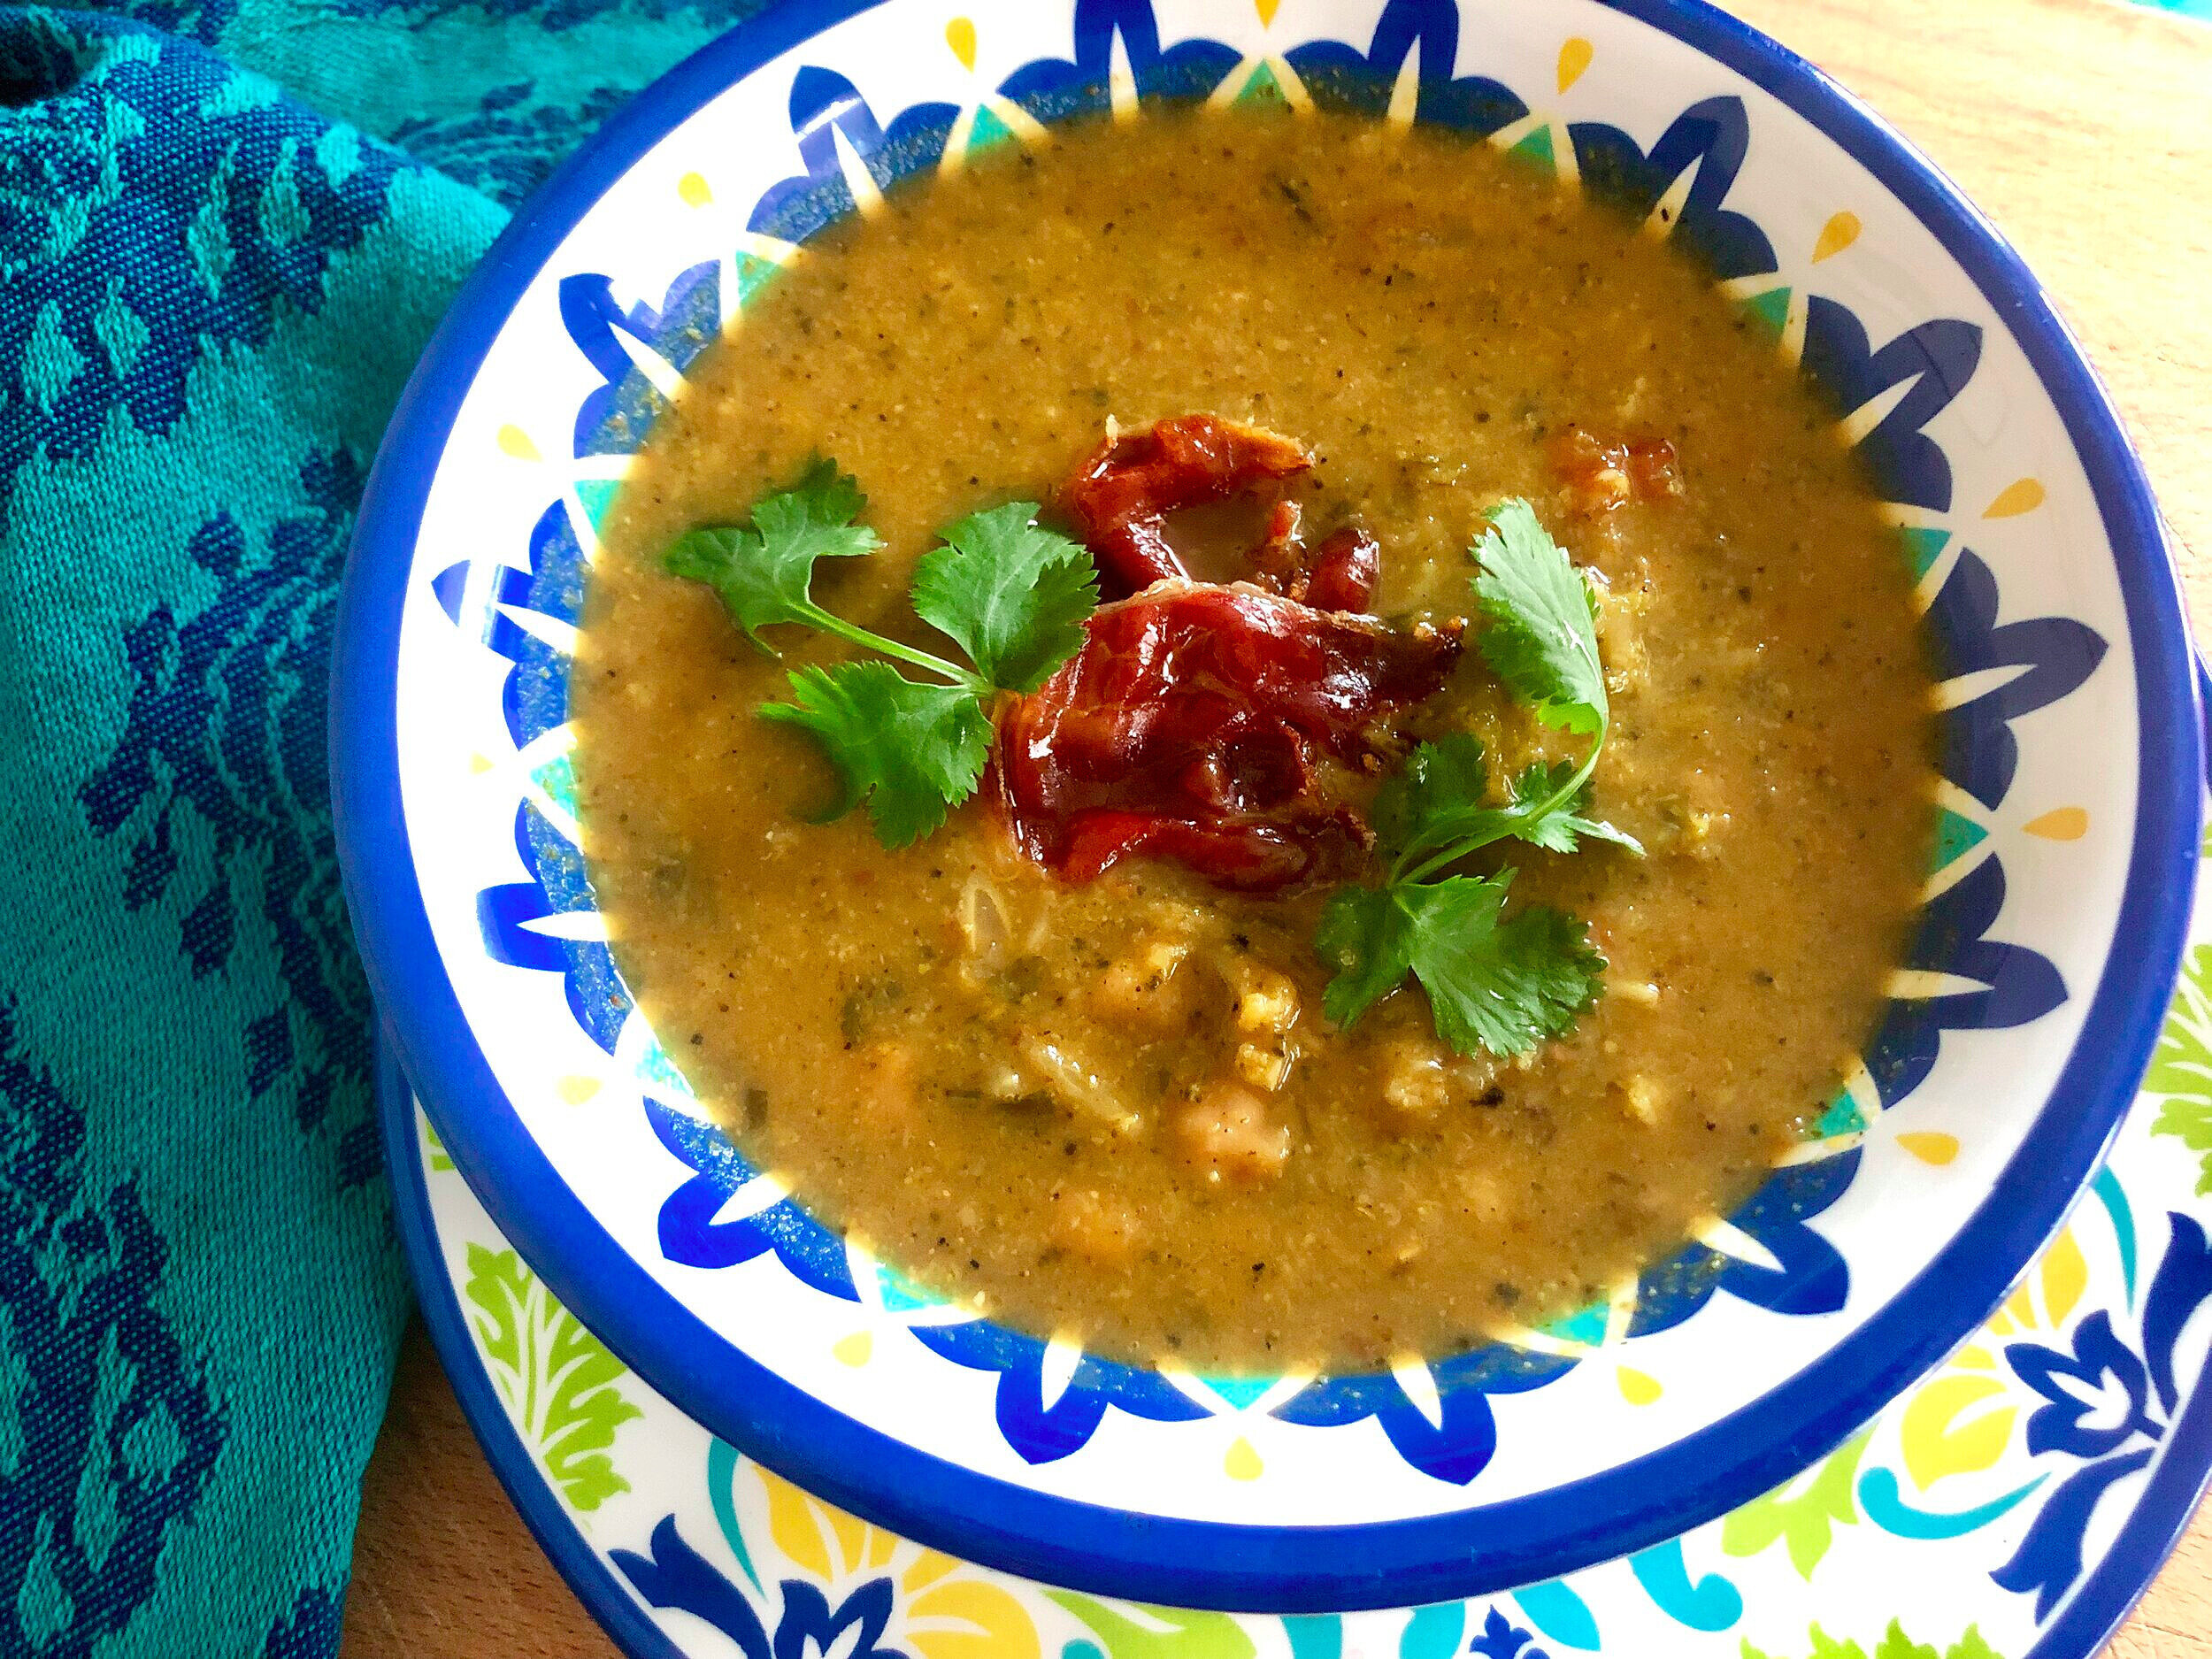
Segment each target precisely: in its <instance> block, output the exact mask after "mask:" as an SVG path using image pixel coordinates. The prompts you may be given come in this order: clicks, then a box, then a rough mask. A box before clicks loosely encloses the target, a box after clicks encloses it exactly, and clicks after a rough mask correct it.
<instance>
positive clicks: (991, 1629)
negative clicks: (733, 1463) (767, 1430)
mask: <svg viewBox="0 0 2212 1659" xmlns="http://www.w3.org/2000/svg"><path fill="white" fill-rule="evenodd" d="M746 1466H747V1467H748V1468H749V1469H751V1470H752V1471H753V1472H754V1473H755V1474H756V1475H757V1477H758V1478H759V1479H760V1483H761V1486H762V1487H763V1488H764V1490H765V1491H766V1493H767V1494H768V1532H769V1536H770V1537H771V1538H772V1540H774V1541H775V1545H776V1548H778V1549H779V1550H780V1551H781V1552H782V1554H783V1556H784V1559H785V1560H786V1561H787V1562H788V1563H790V1564H791V1565H792V1566H794V1567H795V1568H797V1569H798V1570H799V1571H802V1572H803V1573H805V1574H806V1575H807V1576H808V1577H809V1578H815V1579H818V1580H819V1581H820V1582H821V1583H822V1584H823V1585H825V1586H832V1587H835V1586H841V1585H844V1584H846V1583H847V1582H848V1581H849V1580H851V1579H855V1578H872V1577H874V1576H876V1575H878V1574H882V1573H888V1574H890V1575H891V1576H892V1577H893V1578H895V1580H896V1582H897V1584H898V1586H899V1595H898V1602H897V1611H896V1612H895V1614H894V1615H893V1631H894V1633H895V1636H896V1637H897V1638H898V1639H899V1640H902V1641H903V1643H904V1644H905V1645H907V1646H910V1647H912V1648H913V1649H914V1651H915V1652H916V1653H918V1654H919V1655H922V1659H1038V1655H1039V1651H1040V1649H1039V1644H1038V1639H1037V1626H1036V1623H1035V1621H1033V1619H1032V1618H1031V1617H1029V1614H1028V1612H1027V1611H1026V1610H1025V1609H1024V1608H1023V1606H1022V1604H1021V1603H1020V1601H1017V1600H1016V1599H1015V1597H1014V1596H1013V1594H1011V1593H1010V1592H1009V1591H1007V1590H1005V1589H1003V1588H1002V1587H1001V1586H998V1585H996V1584H994V1583H992V1582H991V1581H990V1579H989V1578H987V1577H986V1576H985V1574H984V1571H983V1570H982V1569H981V1568H979V1567H974V1566H971V1565H970V1564H969V1563H966V1562H964V1561H956V1560H955V1559H954V1558H953V1557H952V1556H950V1555H940V1554H939V1553H938V1552H937V1551H935V1550H933V1549H924V1548H921V1547H920V1546H919V1545H917V1544H910V1543H908V1542H907V1541H906V1540H903V1539H902V1538H900V1537H899V1536H898V1535H897V1534H896V1533H893V1532H885V1531H884V1530H883V1529H882V1528H881V1527H879V1526H871V1525H868V1524H867V1523H866V1522H865V1521H861V1520H856V1519H855V1518H854V1517H852V1516H849V1515H848V1514H846V1513H845V1512H844V1511H843V1510H842V1509H833V1508H832V1507H831V1506H830V1505H829V1504H826V1503H824V1502H822V1501H821V1500H820V1499H819V1498H816V1497H813V1496H811V1495H810V1494H807V1493H805V1492H803V1491H801V1490H800V1489H799V1488H798V1487H796V1486H793V1485H792V1484H791V1483H790V1482H789V1481H787V1480H785V1479H782V1478H781V1477H780V1476H777V1475H773V1474H771V1473H770V1472H769V1471H767V1470H765V1469H763V1468H762V1467H761V1466H760V1465H759V1464H757V1463H748V1464H747V1465H746Z"/></svg>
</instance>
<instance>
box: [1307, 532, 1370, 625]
mask: <svg viewBox="0 0 2212 1659" xmlns="http://www.w3.org/2000/svg"><path fill="white" fill-rule="evenodd" d="M1381 574H1382V545H1381V543H1379V542H1378V541H1376V540H1375V538H1374V537H1373V536H1371V535H1370V534H1367V532H1366V531H1364V530H1363V529H1362V528H1360V526H1357V525H1356V524H1348V525H1346V526H1344V527H1343V528H1342V529H1340V530H1334V531H1332V532H1330V534H1327V535H1326V536H1325V537H1323V538H1322V541H1321V545H1320V546H1319V547H1317V548H1316V549H1314V554H1313V578H1312V580H1310V582H1309V583H1308V584H1307V586H1306V603H1308V604H1310V605H1311V606H1312V607H1313V608H1314V609H1315V610H1317V611H1364V610H1366V609H1367V607H1368V606H1370V605H1371V604H1372V603H1375V581H1376V579H1377V578H1378V577H1379V576H1380V575H1381Z"/></svg>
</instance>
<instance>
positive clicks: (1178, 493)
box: [1060, 415, 1313, 599]
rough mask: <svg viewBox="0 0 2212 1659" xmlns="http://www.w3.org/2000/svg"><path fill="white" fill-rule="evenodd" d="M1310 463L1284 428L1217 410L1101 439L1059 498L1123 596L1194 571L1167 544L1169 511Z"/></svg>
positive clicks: (1110, 584)
mask: <svg viewBox="0 0 2212 1659" xmlns="http://www.w3.org/2000/svg"><path fill="white" fill-rule="evenodd" d="M1311 465H1313V457H1311V456H1310V455H1308V454H1307V453H1306V450H1305V446H1304V445H1302V444H1301V443H1299V442H1296V441H1295V440H1294V439H1291V438H1286V437H1284V436H1283V435H1282V434H1280V433H1278V432H1269V431H1268V430H1266V429H1265V428H1264V427H1262V426H1241V425H1240V424H1239V423H1237V422H1235V421H1233V420H1224V419H1221V418H1220V417H1219V416H1218V415H1179V416H1177V417H1175V418H1174V419H1171V420H1163V421H1159V422H1157V423H1156V424H1155V425H1153V426H1148V427H1146V428H1145V429H1144V430H1143V431H1142V432H1131V433H1123V434H1119V435H1118V436H1114V437H1109V438H1107V439H1105V440H1103V441H1102V442H1101V443H1100V444H1099V446H1098V447H1097V448H1096V449H1094V450H1092V451H1091V452H1090V454H1089V455H1087V456H1086V457H1084V458H1083V461H1082V463H1081V464H1080V465H1079V466H1077V468H1076V469H1075V476H1074V477H1073V478H1071V479H1070V480H1068V483H1067V485H1066V487H1065V488H1064V489H1062V491H1061V493H1060V505H1061V507H1062V508H1063V510H1064V511H1065V512H1066V513H1067V515H1068V517H1069V518H1071V519H1073V520H1074V521H1075V526H1076V528H1077V529H1078V530H1079V532H1080V533H1081V535H1082V539H1083V541H1084V543H1085V544H1086V545H1087V547H1089V549H1091V552H1092V554H1093V555H1094V557H1096V559H1097V560H1098V568H1099V586H1100V590H1101V591H1102V593H1104V594H1105V595H1106V596H1107V597H1108V598H1110V599H1111V598H1119V597H1121V596H1123V595H1128V594H1133V593H1137V592H1139V591H1141V589H1143V588H1148V587H1149V586H1150V585H1151V584H1152V583H1154V582H1156V581H1164V580H1171V579H1174V578H1178V577H1180V578H1186V579H1187V578H1188V576H1189V575H1190V572H1189V571H1188V570H1187V569H1186V568H1184V565H1183V561H1182V560H1181V558H1180V557H1178V556H1177V554H1176V551H1175V549H1173V548H1172V547H1171V546H1169V545H1168V540H1167V532H1166V528H1165V526H1166V522H1167V515H1168V514H1170V513H1171V512H1177V511H1180V510H1182V509H1183V508H1186V507H1197V506H1202V505H1203V504H1204V503H1208V502H1215V501H1225V500H1227V499H1228V498H1229V497H1230V496H1232V495H1241V494H1242V493H1243V492H1245V491H1246V490H1248V489H1252V488H1256V486H1258V485H1261V484H1264V483H1269V482H1272V481H1274V480H1280V479H1286V478H1292V477H1294V476H1296V475H1297V474H1298V473H1300V472H1304V471H1305V470H1306V469H1307V468H1308V467H1310V466H1311Z"/></svg>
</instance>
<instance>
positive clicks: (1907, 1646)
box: [1741, 1619, 2000, 1659]
mask: <svg viewBox="0 0 2212 1659" xmlns="http://www.w3.org/2000/svg"><path fill="white" fill-rule="evenodd" d="M1809 1640H1811V1642H1812V1647H1811V1648H1810V1649H1809V1652H1808V1653H1807V1655H1806V1659H1867V1650H1866V1649H1865V1648H1864V1647H1861V1646H1860V1645H1859V1644H1858V1643H1857V1642H1855V1641H1839V1640H1836V1639H1835V1638H1834V1637H1833V1636H1831V1635H1830V1634H1828V1632H1826V1631H1824V1630H1823V1629H1821V1627H1820V1626H1819V1625H1817V1624H1816V1625H1814V1626H1813V1627H1812V1632H1811V1634H1810V1637H1809ZM1741 1659H1786V1655H1782V1654H1778V1653H1777V1654H1770V1653H1768V1652H1766V1651H1765V1650H1764V1649H1763V1648H1760V1647H1754V1646H1752V1644H1751V1643H1750V1641H1748V1640H1746V1641H1745V1642H1744V1644H1743V1647H1742V1651H1741ZM1873 1659H2000V1655H1998V1653H1997V1651H1996V1650H1995V1649H1994V1648H1993V1647H1991V1646H1990V1645H1989V1644H1988V1642H1986V1641H1985V1640H1983V1639H1982V1633H1981V1631H1980V1629H1979V1628H1978V1627H1977V1626H1975V1625H1972V1624H1969V1625H1968V1626H1967V1627H1966V1633H1965V1634H1964V1635H1963V1636H1961V1637H1960V1638H1959V1639H1958V1640H1956V1641H1955V1642H1953V1643H1952V1644H1951V1645H1950V1647H1947V1648H1943V1647H1936V1646H1935V1644H1934V1643H1932V1642H1916V1641H1915V1640H1912V1638H1911V1637H1909V1636H1908V1635H1906V1634H1905V1630H1904V1626H1903V1625H1902V1624H1900V1623H1899V1622H1898V1621H1897V1620H1896V1619H1892V1620H1890V1622H1889V1629H1888V1630H1887V1631H1886V1632H1884V1634H1883V1636H1882V1640H1880V1641H1879V1642H1878V1643H1876V1644H1875V1647H1874V1653H1873Z"/></svg>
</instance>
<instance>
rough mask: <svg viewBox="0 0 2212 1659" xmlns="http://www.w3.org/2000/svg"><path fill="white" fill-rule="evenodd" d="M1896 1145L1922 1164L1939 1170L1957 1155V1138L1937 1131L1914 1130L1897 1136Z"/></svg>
mask: <svg viewBox="0 0 2212 1659" xmlns="http://www.w3.org/2000/svg"><path fill="white" fill-rule="evenodd" d="M1897 1144H1898V1145H1899V1146H1901V1147H1902V1148H1905V1150H1906V1151H1908V1152H1909V1153H1911V1154H1912V1155H1913V1156H1915V1157H1916V1158H1918V1159H1919V1160H1920V1161H1921V1162H1922V1163H1923V1164H1935V1165H1937V1166H1938V1167H1941V1166H1942V1165H1943V1164H1948V1163H1949V1162H1950V1161H1951V1160H1952V1159H1953V1158H1955V1157H1956V1156H1958V1155H1959V1138H1958V1137H1957V1136H1956V1135H1947V1134H1944V1133H1940V1132H1939V1131H1937V1130H1932V1129H1916V1130H1915V1131H1914V1132H1913V1133H1910V1134H1904V1135H1899V1136H1898V1137H1897Z"/></svg>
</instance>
